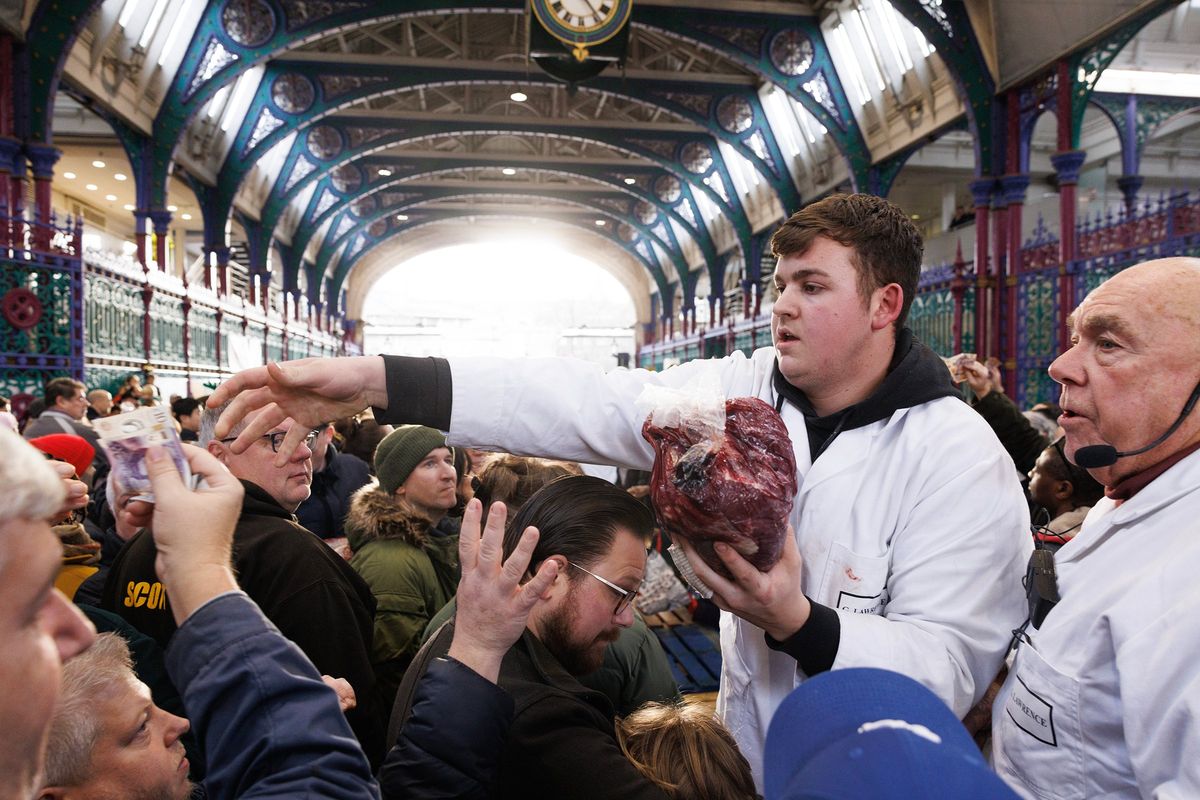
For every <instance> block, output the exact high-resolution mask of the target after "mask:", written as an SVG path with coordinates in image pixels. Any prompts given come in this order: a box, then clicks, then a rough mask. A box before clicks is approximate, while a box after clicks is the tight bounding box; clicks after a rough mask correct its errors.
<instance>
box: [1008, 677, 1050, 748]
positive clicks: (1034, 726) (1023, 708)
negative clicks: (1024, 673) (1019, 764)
mask: <svg viewBox="0 0 1200 800" xmlns="http://www.w3.org/2000/svg"><path fill="white" fill-rule="evenodd" d="M1016 678H1017V683H1016V685H1014V686H1013V690H1012V694H1011V695H1009V698H1008V703H1007V704H1006V705H1005V707H1004V711H1005V713H1006V714H1008V716H1009V717H1010V718H1012V721H1013V722H1015V723H1017V727H1018V728H1020V729H1021V730H1023V731H1025V732H1026V733H1028V734H1029V735H1030V736H1032V737H1033V738H1035V739H1037V740H1038V741H1039V742H1042V743H1043V744H1048V745H1050V746H1051V747H1058V737H1057V736H1055V735H1054V706H1052V705H1050V704H1049V703H1047V702H1046V701H1045V700H1043V699H1042V698H1041V697H1040V696H1038V695H1037V694H1035V693H1034V692H1033V691H1032V690H1030V688H1029V687H1028V686H1026V685H1025V681H1023V680H1021V676H1020V675H1017V676H1016Z"/></svg>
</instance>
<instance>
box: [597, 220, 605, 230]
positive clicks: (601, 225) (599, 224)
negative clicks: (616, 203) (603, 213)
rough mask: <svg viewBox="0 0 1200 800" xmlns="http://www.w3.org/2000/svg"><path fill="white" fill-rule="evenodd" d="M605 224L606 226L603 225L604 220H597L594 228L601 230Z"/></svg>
mask: <svg viewBox="0 0 1200 800" xmlns="http://www.w3.org/2000/svg"><path fill="white" fill-rule="evenodd" d="M606 224H607V223H605V221H604V220H602V219H598V220H596V227H597V228H603V227H604V226H605V225H606Z"/></svg>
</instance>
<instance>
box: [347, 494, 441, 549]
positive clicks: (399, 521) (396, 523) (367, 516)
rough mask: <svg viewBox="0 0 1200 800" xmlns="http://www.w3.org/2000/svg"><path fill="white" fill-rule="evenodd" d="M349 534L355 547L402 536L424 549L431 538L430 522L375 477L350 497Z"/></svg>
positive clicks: (400, 538) (403, 538)
mask: <svg viewBox="0 0 1200 800" xmlns="http://www.w3.org/2000/svg"><path fill="white" fill-rule="evenodd" d="M346 537H347V539H349V541H350V549H351V550H355V551H357V550H358V549H359V548H360V547H362V546H363V545H365V544H367V543H368V542H373V541H375V540H376V539H399V540H401V541H404V542H408V543H409V544H411V545H413V546H415V547H420V548H422V549H424V548H425V545H426V543H427V542H428V541H429V523H428V522H426V521H425V520H423V519H420V518H418V517H415V516H413V515H411V514H409V513H407V512H406V511H405V510H404V509H403V508H401V507H400V506H399V505H398V504H397V503H396V501H395V499H394V498H392V496H391V495H389V494H388V493H387V492H385V491H383V490H382V489H380V488H379V483H378V482H377V481H374V480H373V481H371V482H370V483H368V484H367V485H366V486H364V487H362V488H361V489H359V490H358V491H357V492H355V493H354V496H353V497H352V498H351V500H350V510H349V511H347V512H346Z"/></svg>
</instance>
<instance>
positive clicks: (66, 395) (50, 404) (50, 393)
mask: <svg viewBox="0 0 1200 800" xmlns="http://www.w3.org/2000/svg"><path fill="white" fill-rule="evenodd" d="M86 388H87V387H86V386H84V385H83V384H82V383H80V382H79V381H77V380H75V379H74V378H54V379H53V380H51V381H50V382H49V383H47V384H46V393H45V398H46V408H54V402H55V401H56V400H58V398H60V397H61V398H63V399H64V400H72V399H74V397H75V393H76V392H79V391H83V390H84V389H86Z"/></svg>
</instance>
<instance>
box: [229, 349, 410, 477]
mask: <svg viewBox="0 0 1200 800" xmlns="http://www.w3.org/2000/svg"><path fill="white" fill-rule="evenodd" d="M385 381H386V379H385V376H384V370H383V358H382V357H381V356H361V357H358V358H302V359H300V360H299V361H284V362H282V363H279V364H276V363H271V364H267V365H266V366H265V367H254V368H252V369H248V370H244V371H242V372H239V373H238V374H236V375H234V376H233V377H232V378H230V379H229V380H227V381H225V382H224V383H222V384H221V385H220V386H218V387H217V388H216V390H214V391H213V393H212V395H210V396H209V399H208V404H207V405H208V407H209V408H215V407H216V406H219V405H222V404H224V403H226V402H229V407H228V408H226V409H225V411H224V412H223V413H222V414H221V418H220V419H219V420H217V426H216V430H215V431H214V433H215V435H216V438H218V439H221V438H224V437H226V436H228V435H229V431H231V430H232V429H233V426H234V425H236V424H237V423H238V422H241V421H242V419H244V418H245V417H246V415H247V414H249V413H250V412H251V411H255V410H258V411H259V414H258V415H256V416H255V417H254V418H253V419H252V420H250V423H249V424H248V425H247V426H246V429H245V430H243V431H242V432H241V433H240V434H238V437H237V439H236V440H235V441H234V442H232V443H231V445H230V449H232V450H233V452H234V453H241V452H243V451H244V450H245V449H246V448H247V447H249V446H250V445H251V443H253V442H254V440H255V439H257V438H258V437H259V436H262V435H264V434H266V433H269V432H270V431H271V430H272V429H273V428H275V427H276V426H278V425H279V424H280V423H281V422H283V421H284V420H285V419H287V418H288V417H291V418H292V419H293V420H295V421H296V424H295V425H293V426H292V428H291V430H289V431H288V433H287V436H285V437H284V440H283V443H282V444H281V445H280V446H279V452H278V455H277V456H276V457H275V465H276V466H283V465H284V464H286V463H287V461H288V459H289V458H291V455H292V453H293V452H294V451H295V449H296V448H297V447H299V446H300V442H301V441H302V440H303V439H304V437H305V436H307V435H308V432H309V431H310V430H312V429H313V428H315V427H317V426H318V425H320V424H322V423H325V422H329V421H330V420H334V419H339V418H341V417H348V416H351V415H353V414H357V413H358V412H360V411H362V410H363V409H365V408H368V407H370V406H386V405H387V386H386V382H385Z"/></svg>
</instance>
